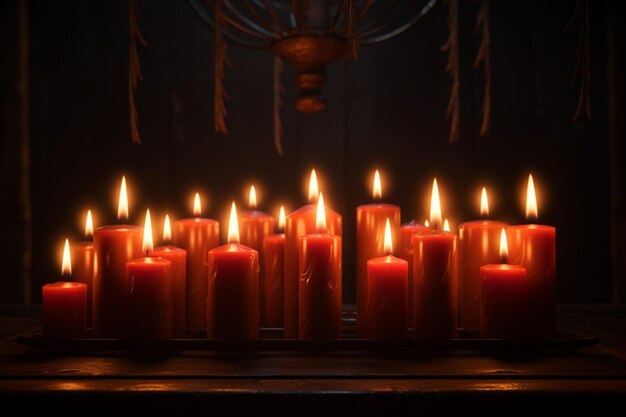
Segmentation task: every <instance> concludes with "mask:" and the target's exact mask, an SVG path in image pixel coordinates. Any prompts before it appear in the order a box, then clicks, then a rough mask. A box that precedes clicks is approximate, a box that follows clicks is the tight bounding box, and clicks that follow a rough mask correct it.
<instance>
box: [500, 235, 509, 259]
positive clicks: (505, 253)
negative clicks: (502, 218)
mask: <svg viewBox="0 0 626 417" xmlns="http://www.w3.org/2000/svg"><path fill="white" fill-rule="evenodd" d="M508 257H509V244H508V243H507V239H506V232H505V231H504V227H503V228H502V232H501V233H500V258H502V259H503V260H504V262H503V263H506V259H507V258H508Z"/></svg>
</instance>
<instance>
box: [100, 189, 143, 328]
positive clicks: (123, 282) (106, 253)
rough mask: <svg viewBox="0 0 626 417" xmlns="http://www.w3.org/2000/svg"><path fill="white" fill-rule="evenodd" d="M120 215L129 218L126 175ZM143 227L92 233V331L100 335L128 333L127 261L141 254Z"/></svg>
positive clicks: (106, 227)
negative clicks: (126, 328)
mask: <svg viewBox="0 0 626 417" xmlns="http://www.w3.org/2000/svg"><path fill="white" fill-rule="evenodd" d="M117 217H118V219H120V220H127V219H128V197H127V193H126V178H124V177H122V185H121V188H120V197H119V203H118V210H117ZM141 238H142V229H141V227H138V226H131V225H115V226H104V227H99V228H98V229H96V231H95V233H94V237H93V247H94V261H93V264H94V267H93V334H94V337H99V338H120V337H124V336H125V323H126V301H127V294H128V281H127V276H126V262H128V261H129V260H131V259H135V258H138V257H140V256H141V253H142V251H141Z"/></svg>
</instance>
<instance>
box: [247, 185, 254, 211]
mask: <svg viewBox="0 0 626 417" xmlns="http://www.w3.org/2000/svg"><path fill="white" fill-rule="evenodd" d="M248 207H250V208H256V188H254V185H251V186H250V195H249V196H248Z"/></svg>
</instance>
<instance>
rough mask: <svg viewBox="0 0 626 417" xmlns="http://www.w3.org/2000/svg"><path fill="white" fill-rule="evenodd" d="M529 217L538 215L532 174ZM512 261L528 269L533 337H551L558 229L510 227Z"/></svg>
mask: <svg viewBox="0 0 626 417" xmlns="http://www.w3.org/2000/svg"><path fill="white" fill-rule="evenodd" d="M526 217H527V218H530V219H536V218H537V217H538V210H537V196H536V192H535V186H534V182H533V178H532V175H531V176H529V178H528V188H527V193H526ZM507 235H508V238H509V260H510V262H511V263H513V264H518V265H521V266H523V267H524V268H526V270H527V274H528V308H527V314H528V317H529V321H530V324H529V326H530V329H531V330H530V331H531V333H530V334H529V335H530V336H533V337H551V336H553V335H554V333H555V332H556V311H555V303H556V247H555V239H556V229H555V228H554V227H552V226H545V225H538V224H526V225H518V226H509V227H507Z"/></svg>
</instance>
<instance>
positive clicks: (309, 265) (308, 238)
mask: <svg viewBox="0 0 626 417" xmlns="http://www.w3.org/2000/svg"><path fill="white" fill-rule="evenodd" d="M316 228H317V230H318V233H316V234H309V235H305V236H302V237H301V238H300V253H299V261H300V268H299V271H300V274H299V275H300V281H299V286H298V293H299V297H298V320H299V331H298V335H299V338H300V339H339V338H340V337H341V236H337V235H333V234H329V233H326V216H325V213H324V197H323V196H322V194H321V193H320V196H319V200H318V203H317V208H316Z"/></svg>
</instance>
